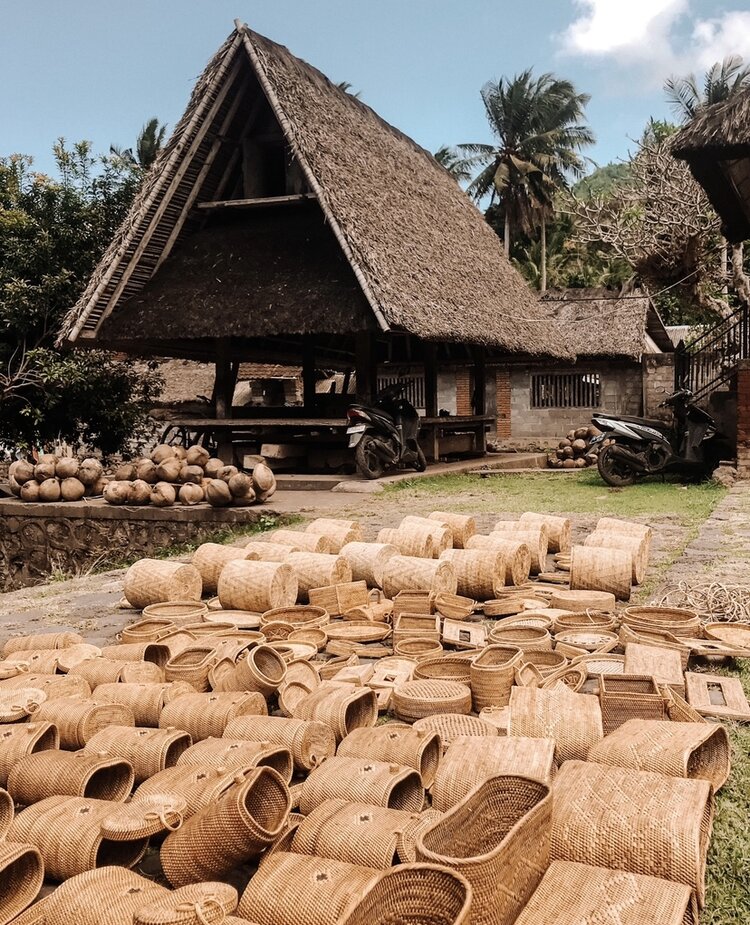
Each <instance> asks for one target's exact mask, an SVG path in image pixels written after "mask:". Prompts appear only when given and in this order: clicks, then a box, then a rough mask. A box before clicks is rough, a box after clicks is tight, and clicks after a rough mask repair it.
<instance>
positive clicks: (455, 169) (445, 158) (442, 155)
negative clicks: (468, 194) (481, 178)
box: [434, 145, 471, 183]
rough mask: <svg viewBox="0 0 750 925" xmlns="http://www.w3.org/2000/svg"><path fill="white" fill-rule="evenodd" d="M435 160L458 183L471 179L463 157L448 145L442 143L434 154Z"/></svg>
mask: <svg viewBox="0 0 750 925" xmlns="http://www.w3.org/2000/svg"><path fill="white" fill-rule="evenodd" d="M434 158H435V160H436V161H437V162H438V164H440V165H441V166H442V167H445V169H446V170H447V171H448V173H449V174H450V175H451V176H452V177H453V179H454V180H457V181H458V182H459V183H467V182H468V181H469V180H471V170H470V169H469V167H468V165H467V163H466V161H465V159H464V158H463V157H461V155H460V154H459V153H458V151H457V150H456V149H455V148H453V147H451V146H450V145H442V147H440V148H438V149H437V151H436V152H435V154H434Z"/></svg>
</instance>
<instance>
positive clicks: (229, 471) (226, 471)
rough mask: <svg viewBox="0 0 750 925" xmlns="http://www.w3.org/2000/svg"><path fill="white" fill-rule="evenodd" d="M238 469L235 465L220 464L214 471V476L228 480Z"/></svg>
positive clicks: (224, 480)
mask: <svg viewBox="0 0 750 925" xmlns="http://www.w3.org/2000/svg"><path fill="white" fill-rule="evenodd" d="M239 471H240V470H239V469H238V468H237V466H222V467H221V469H219V471H218V472H217V473H216V478H217V479H221V480H222V481H223V482H228V481H229V480H230V479H231V478H232V476H233V475H237V473H238V472H239Z"/></svg>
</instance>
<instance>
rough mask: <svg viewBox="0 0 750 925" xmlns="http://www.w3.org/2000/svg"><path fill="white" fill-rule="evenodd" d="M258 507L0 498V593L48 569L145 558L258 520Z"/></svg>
mask: <svg viewBox="0 0 750 925" xmlns="http://www.w3.org/2000/svg"><path fill="white" fill-rule="evenodd" d="M263 510H264V509H262V508H258V507H236V508H214V507H211V506H210V505H208V504H198V505H195V506H194V507H173V508H154V507H113V506H112V505H110V504H107V503H106V502H104V501H100V500H97V501H75V502H69V503H62V502H60V503H57V504H27V503H24V502H22V501H17V500H15V499H12V500H5V499H3V500H0V591H11V590H14V589H15V588H23V587H27V586H29V585H34V584H38V583H39V582H41V581H44V580H45V578H46V577H47V576H48V575H49V574H50V572H52V571H53V570H60V571H62V572H65V573H70V574H77V573H79V572H81V571H85V570H86V569H88V568H90V567H91V566H94V565H96V564H104V563H105V562H113V561H118V560H119V561H125V560H129V559H133V558H137V557H139V556H148V555H151V554H153V553H154V552H156V551H157V550H159V549H165V548H168V547H170V546H176V545H181V544H183V543H195V542H199V541H200V540H201V539H203V538H204V537H207V536H209V535H211V534H213V533H216V532H219V531H221V530H225V529H228V528H230V527H232V526H242V525H247V524H253V523H257V521H258V520H259V518H260V516H261V513H262V512H263Z"/></svg>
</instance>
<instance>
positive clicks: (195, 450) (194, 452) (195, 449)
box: [185, 446, 211, 469]
mask: <svg viewBox="0 0 750 925" xmlns="http://www.w3.org/2000/svg"><path fill="white" fill-rule="evenodd" d="M210 458H211V457H210V455H209V453H208V450H207V449H206V448H205V447H202V446H191V447H188V451H187V455H186V456H185V462H186V463H187V464H188V466H200V467H201V469H202V468H203V467H204V466H205V465H206V463H207V462H208V461H209V459H210Z"/></svg>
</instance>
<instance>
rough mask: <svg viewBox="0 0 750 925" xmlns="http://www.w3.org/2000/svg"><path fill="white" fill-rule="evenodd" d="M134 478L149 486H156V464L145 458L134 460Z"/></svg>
mask: <svg viewBox="0 0 750 925" xmlns="http://www.w3.org/2000/svg"><path fill="white" fill-rule="evenodd" d="M135 477H136V478H137V479H142V480H143V481H144V482H148V484H149V485H154V484H156V482H157V481H158V480H157V478H156V464H155V463H154V462H153V461H152V460H150V459H147V458H144V459H136V461H135Z"/></svg>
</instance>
